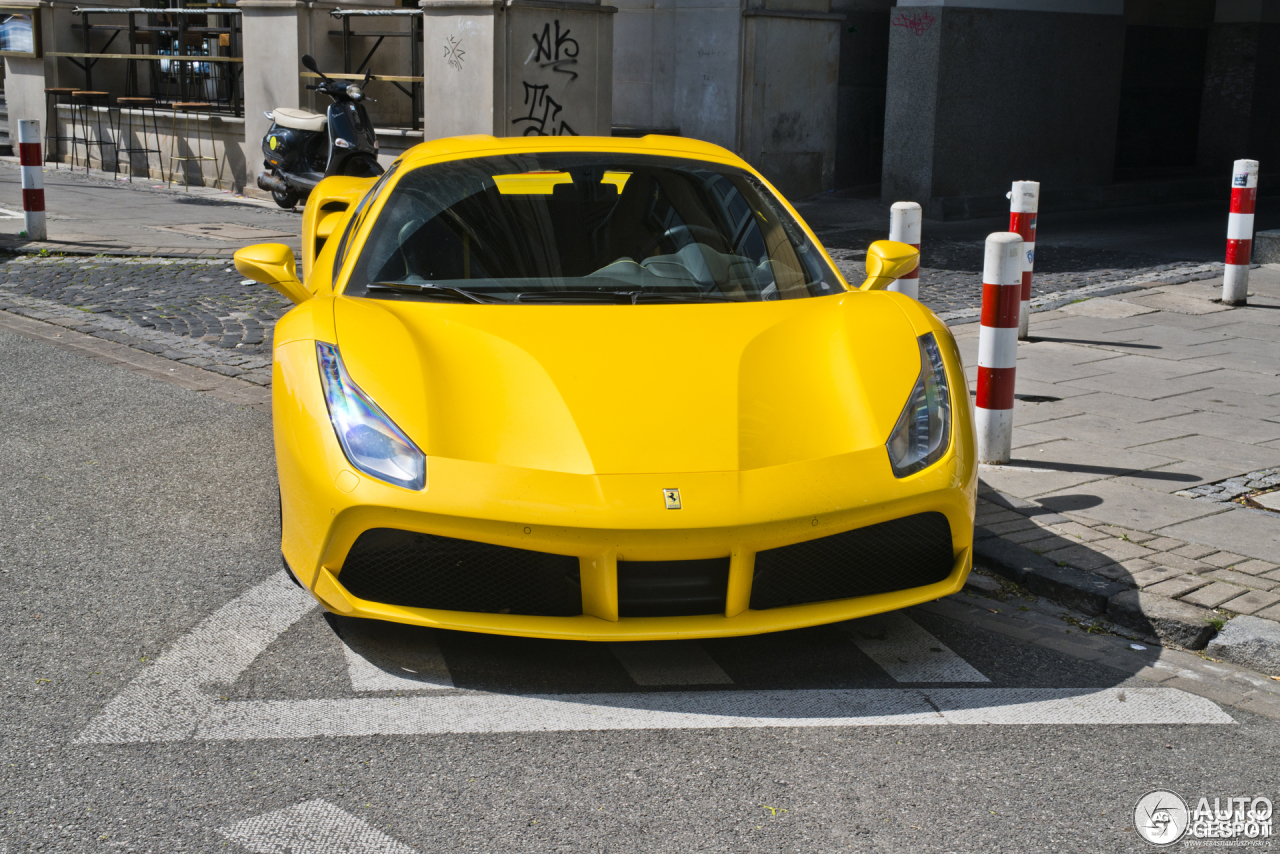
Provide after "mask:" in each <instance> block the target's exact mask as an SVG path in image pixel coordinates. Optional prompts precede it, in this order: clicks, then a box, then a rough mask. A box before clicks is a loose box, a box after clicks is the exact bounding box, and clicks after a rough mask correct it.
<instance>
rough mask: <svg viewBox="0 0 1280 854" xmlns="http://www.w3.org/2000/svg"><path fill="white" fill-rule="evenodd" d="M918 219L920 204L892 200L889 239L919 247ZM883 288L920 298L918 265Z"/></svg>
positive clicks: (919, 216) (919, 217)
mask: <svg viewBox="0 0 1280 854" xmlns="http://www.w3.org/2000/svg"><path fill="white" fill-rule="evenodd" d="M920 219H921V213H920V205H918V204H916V203H915V202H894V203H893V206H892V207H891V208H889V239H890V240H896V241H898V242H899V243H906V244H908V245H910V246H914V247H915V248H917V249H919V248H920ZM885 290H887V291H897V292H898V293H900V294H906V295H907V296H909V297H911V298H912V299H915V300H918V299H920V267H919V266H917V267H916V268H915V269H914V270H912V271H911V272H910V273H908V274H907V275H905V276H903V277H902V278H901V279H898V280H896V281H895V282H894V283H893V284H891V285H889V286H888V287H887V288H885Z"/></svg>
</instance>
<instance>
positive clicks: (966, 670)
mask: <svg viewBox="0 0 1280 854" xmlns="http://www.w3.org/2000/svg"><path fill="white" fill-rule="evenodd" d="M843 625H844V628H845V630H846V631H848V632H849V633H850V634H851V635H853V642H854V643H855V644H857V646H858V649H860V650H862V652H863V653H864V654H865V655H866V656H867V658H870V659H871V660H872V661H874V662H875V663H876V664H878V665H880V667H881V669H882V670H884V671H885V672H886V673H888V674H889V675H890V676H891V677H893V679H894V680H895V681H897V682H990V681H991V680H990V679H988V678H987V677H986V676H983V675H982V674H981V673H979V672H978V671H977V670H975V669H974V668H973V666H972V665H970V664H969V662H967V661H965V660H964V659H963V658H961V657H960V656H958V655H956V654H955V653H954V652H952V651H951V650H950V649H949V648H948V647H947V645H946V644H944V643H943V642H942V641H940V640H938V639H937V638H935V637H934V636H933V635H931V634H929V632H927V631H925V629H924V628H923V627H921V626H920V624H919V623H917V622H916V621H915V620H912V619H911V618H910V617H908V616H907V615H906V614H904V613H902V612H901V611H892V612H890V613H887V614H877V615H875V616H873V617H863V618H862V619H860V620H854V621H852V622H849V623H845V624H843Z"/></svg>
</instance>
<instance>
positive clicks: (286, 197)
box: [271, 190, 298, 209]
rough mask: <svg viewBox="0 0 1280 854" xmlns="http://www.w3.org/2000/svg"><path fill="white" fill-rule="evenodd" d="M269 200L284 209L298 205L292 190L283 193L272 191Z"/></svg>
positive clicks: (296, 195) (296, 197) (296, 196)
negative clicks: (271, 199) (273, 200)
mask: <svg viewBox="0 0 1280 854" xmlns="http://www.w3.org/2000/svg"><path fill="white" fill-rule="evenodd" d="M271 198H273V199H275V200H276V204H277V205H279V206H280V207H282V208H285V209H290V208H292V207H293V206H294V205H296V204H297V203H298V194H297V193H296V192H294V191H293V190H286V191H285V192H283V193H281V192H279V191H278V190H272V191H271Z"/></svg>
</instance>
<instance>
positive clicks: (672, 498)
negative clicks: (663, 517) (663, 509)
mask: <svg viewBox="0 0 1280 854" xmlns="http://www.w3.org/2000/svg"><path fill="white" fill-rule="evenodd" d="M662 497H663V498H665V499H667V509H668V510H679V509H680V490H678V489H664V490H662Z"/></svg>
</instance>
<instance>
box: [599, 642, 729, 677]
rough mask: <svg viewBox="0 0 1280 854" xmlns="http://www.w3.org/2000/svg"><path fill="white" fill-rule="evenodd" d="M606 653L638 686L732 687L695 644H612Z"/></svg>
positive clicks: (713, 662) (696, 643) (717, 666)
mask: <svg viewBox="0 0 1280 854" xmlns="http://www.w3.org/2000/svg"><path fill="white" fill-rule="evenodd" d="M609 649H610V650H611V651H612V652H613V654H614V655H615V656H617V659H618V661H620V662H622V666H623V667H625V668H627V672H628V673H630V674H631V678H632V679H633V680H634V681H635V683H636V684H637V685H732V684H733V680H732V679H731V678H729V674H728V673H725V672H724V671H723V670H722V669H721V668H720V665H718V664H716V662H715V659H713V658H712V657H711V656H710V655H708V654H707V651H706V650H705V649H703V648H702V645H701V644H700V643H698V642H697V641H694V640H679V641H637V642H634V643H611V644H609Z"/></svg>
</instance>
